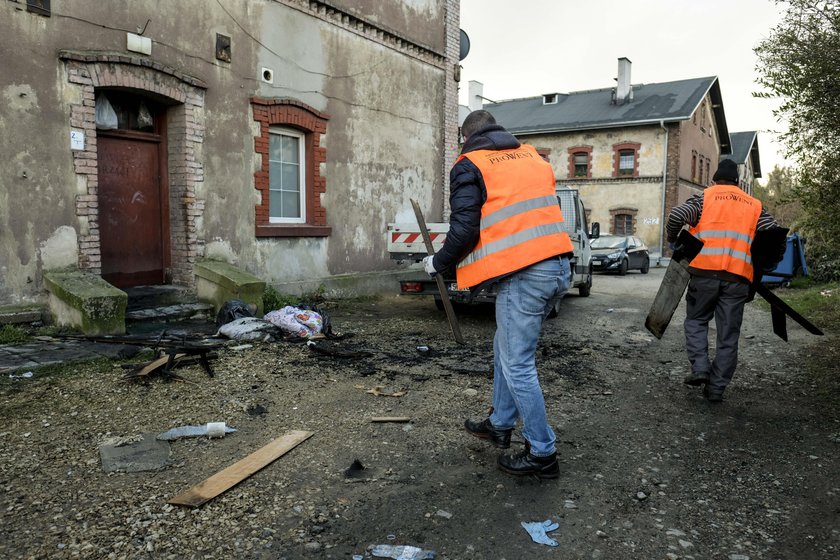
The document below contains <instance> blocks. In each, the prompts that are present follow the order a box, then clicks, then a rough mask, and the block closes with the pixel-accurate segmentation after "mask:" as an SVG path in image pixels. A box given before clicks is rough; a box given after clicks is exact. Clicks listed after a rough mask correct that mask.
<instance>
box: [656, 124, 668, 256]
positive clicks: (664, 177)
mask: <svg viewBox="0 0 840 560" xmlns="http://www.w3.org/2000/svg"><path fill="white" fill-rule="evenodd" d="M659 126H660V127H661V128H662V130H664V131H665V157H664V158H663V161H662V213H661V215H662V220H661V222H660V223H659V260H658V261H657V262H656V265H657V266H661V265H662V257H664V256H665V220H667V219H668V218H667V217H666V216H665V191H666V189H667V187H668V182H667V181H668V129H667V128H665V119H659Z"/></svg>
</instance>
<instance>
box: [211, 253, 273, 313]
mask: <svg viewBox="0 0 840 560" xmlns="http://www.w3.org/2000/svg"><path fill="white" fill-rule="evenodd" d="M194 270H195V276H196V291H197V293H198V299H199V300H200V301H204V302H207V303H210V304H212V305H213V308H214V311H215V312H216V313H218V311H219V309H220V308H221V306H222V305H223V304H224V303H225V302H226V301H228V300H231V299H238V300H241V301H244V302H245V303H249V304H253V305H255V306H256V308H257V316H258V317H259V316H262V314H263V292H264V291H265V282H264V281H262V280H260V279H259V278H257V277H256V276H254V275H253V274H250V273H249V272H246V271H244V270H242V269H241V268H237V267H236V266H234V265H232V264H230V263H227V262H224V261H212V260H206V261H201V262H198V263H196V264H195V269H194Z"/></svg>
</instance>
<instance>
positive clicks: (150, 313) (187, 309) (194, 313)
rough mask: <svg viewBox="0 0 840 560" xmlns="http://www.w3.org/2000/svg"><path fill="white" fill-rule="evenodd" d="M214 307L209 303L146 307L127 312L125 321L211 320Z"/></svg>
mask: <svg viewBox="0 0 840 560" xmlns="http://www.w3.org/2000/svg"><path fill="white" fill-rule="evenodd" d="M212 312H213V306H212V305H211V304H209V303H179V304H175V305H165V306H160V307H145V308H142V309H133V310H131V311H126V313H125V320H126V322H129V321H134V322H137V321H154V322H172V321H179V320H182V319H192V318H204V319H207V320H211V315H212Z"/></svg>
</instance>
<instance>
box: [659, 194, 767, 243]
mask: <svg viewBox="0 0 840 560" xmlns="http://www.w3.org/2000/svg"><path fill="white" fill-rule="evenodd" d="M702 212H703V193H700V194H695V195H694V196H692V197H691V198H689V199H688V200H686V201H685V202H684V203H683V204H680V205H679V206H675V207H674V208H673V209H672V210H671V213H670V214H669V215H668V223H667V225H666V226H665V233H666V235H667V237H668V241H669V242H670V243H673V242H674V241H676V239H677V235H679V233H680V230H681V229H682V228H683V226H684V225H689V226H696V225H697V222H699V221H700V214H701V213H702ZM774 227H779V224H778V223H776V220H775V219H774V218H773V216H771V215H770V214H768V213H767V211H766V210H765V209H764V208H763V207H762V208H761V215H759V217H758V225H757V226H756V231H762V230H765V229H770V228H774Z"/></svg>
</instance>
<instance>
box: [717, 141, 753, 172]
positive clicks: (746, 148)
mask: <svg viewBox="0 0 840 560" xmlns="http://www.w3.org/2000/svg"><path fill="white" fill-rule="evenodd" d="M729 140H730V142H731V143H732V153H731V154H721V155H720V159H722V160H723V159H731V160H732V161H734V162H735V163H737V164H738V165H744V164H746V163H747V159H749V160H750V161H751V162H752V169H753V176H754V177H761V158H760V154H759V152H758V132H756V131H755V130H748V131H745V132H733V133H731V134H730V135H729Z"/></svg>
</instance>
